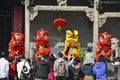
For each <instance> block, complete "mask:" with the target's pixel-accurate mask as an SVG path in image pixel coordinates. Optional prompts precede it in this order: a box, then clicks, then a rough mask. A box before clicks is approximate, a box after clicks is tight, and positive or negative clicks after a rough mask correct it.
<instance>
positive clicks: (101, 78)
mask: <svg viewBox="0 0 120 80" xmlns="http://www.w3.org/2000/svg"><path fill="white" fill-rule="evenodd" d="M93 74H94V75H95V80H105V78H106V64H105V58H104V56H102V55H101V56H100V57H99V59H98V62H96V63H95V64H94V66H93Z"/></svg>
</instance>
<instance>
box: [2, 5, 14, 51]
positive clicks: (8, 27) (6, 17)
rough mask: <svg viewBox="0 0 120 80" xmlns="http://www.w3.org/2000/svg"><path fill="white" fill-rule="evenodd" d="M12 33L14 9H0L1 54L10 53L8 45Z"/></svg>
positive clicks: (6, 7) (7, 7)
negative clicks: (2, 52) (3, 52)
mask: <svg viewBox="0 0 120 80" xmlns="http://www.w3.org/2000/svg"><path fill="white" fill-rule="evenodd" d="M11 31H12V9H11V8H10V7H9V6H2V7H0V52H1V51H5V52H7V53H8V43H9V41H10V39H11Z"/></svg>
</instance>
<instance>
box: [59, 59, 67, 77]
mask: <svg viewBox="0 0 120 80" xmlns="http://www.w3.org/2000/svg"><path fill="white" fill-rule="evenodd" d="M65 73H66V67H65V61H61V62H59V63H58V69H57V75H58V76H64V75H65Z"/></svg>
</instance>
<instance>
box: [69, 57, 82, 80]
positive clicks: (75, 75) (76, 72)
mask: <svg viewBox="0 0 120 80" xmlns="http://www.w3.org/2000/svg"><path fill="white" fill-rule="evenodd" d="M68 72H69V79H68V80H80V72H81V59H80V58H79V57H76V58H75V59H74V62H73V64H72V65H70V66H69V67H68Z"/></svg>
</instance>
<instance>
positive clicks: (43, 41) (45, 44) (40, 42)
mask: <svg viewBox="0 0 120 80" xmlns="http://www.w3.org/2000/svg"><path fill="white" fill-rule="evenodd" d="M36 34H37V36H36V43H35V47H36V54H35V59H36V60H37V59H38V58H39V55H40V54H46V55H47V56H48V55H49V54H50V42H49V38H48V34H49V32H48V31H47V30H45V29H43V28H41V29H40V30H37V31H36Z"/></svg>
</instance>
